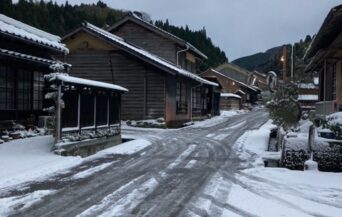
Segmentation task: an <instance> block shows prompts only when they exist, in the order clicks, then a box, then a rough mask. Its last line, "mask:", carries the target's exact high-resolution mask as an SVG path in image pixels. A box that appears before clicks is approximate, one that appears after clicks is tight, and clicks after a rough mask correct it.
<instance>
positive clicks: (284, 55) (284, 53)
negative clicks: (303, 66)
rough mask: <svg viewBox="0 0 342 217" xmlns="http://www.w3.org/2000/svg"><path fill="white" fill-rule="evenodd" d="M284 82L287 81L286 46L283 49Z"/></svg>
mask: <svg viewBox="0 0 342 217" xmlns="http://www.w3.org/2000/svg"><path fill="white" fill-rule="evenodd" d="M283 60H284V61H283V81H284V82H285V80H286V64H287V49H286V46H284V47H283Z"/></svg>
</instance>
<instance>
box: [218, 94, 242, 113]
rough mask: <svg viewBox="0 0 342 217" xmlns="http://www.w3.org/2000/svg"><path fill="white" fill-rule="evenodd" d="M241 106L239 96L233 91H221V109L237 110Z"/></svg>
mask: <svg viewBox="0 0 342 217" xmlns="http://www.w3.org/2000/svg"><path fill="white" fill-rule="evenodd" d="M241 108H242V103H241V96H239V95H237V94H233V93H221V100H220V109H221V110H239V109H241Z"/></svg>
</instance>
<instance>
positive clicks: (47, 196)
mask: <svg viewBox="0 0 342 217" xmlns="http://www.w3.org/2000/svg"><path fill="white" fill-rule="evenodd" d="M267 120H268V116H267V114H266V113H265V112H264V111H262V110H260V111H254V112H250V113H245V114H240V115H237V116H233V117H223V118H222V117H221V118H220V120H217V121H215V120H214V121H212V120H211V123H210V125H211V127H206V125H205V124H201V125H195V126H190V127H186V128H183V129H180V130H153V129H151V130H149V129H136V128H126V129H124V130H123V133H124V134H125V135H126V136H131V137H135V138H143V139H145V140H149V141H150V142H151V143H152V144H151V145H148V144H145V145H144V146H142V148H143V149H142V150H140V151H139V152H136V153H133V154H130V153H126V152H125V151H124V150H120V151H121V153H122V154H111V151H105V152H104V153H102V154H101V155H100V156H101V157H94V158H93V159H92V158H89V159H88V160H87V161H85V162H84V163H82V164H81V165H79V166H77V167H75V168H73V169H69V170H67V171H65V172H62V173H59V174H57V175H56V176H52V177H50V178H49V179H48V180H43V181H39V182H32V183H28V184H27V185H21V186H20V188H19V187H18V188H11V189H9V190H8V189H6V191H0V216H1V210H3V212H2V214H4V215H13V216H82V217H83V216H158V217H159V216H336V215H335V214H338V213H339V211H341V210H342V208H341V205H340V204H341V203H340V202H341V198H340V196H336V195H335V194H336V192H337V194H341V191H340V190H341V188H338V187H337V186H333V187H332V189H333V188H335V189H337V190H336V191H333V192H331V194H330V195H328V196H331V197H333V196H334V195H335V197H334V198H332V199H331V200H329V199H322V198H321V199H320V198H318V199H311V198H310V196H312V189H310V188H309V187H308V186H304V187H303V189H297V188H287V187H286V182H287V181H288V180H287V179H285V180H281V179H279V178H277V182H275V181H272V177H271V176H274V175H275V176H276V177H278V176H277V173H280V174H281V171H280V172H279V171H276V172H275V173H270V174H268V175H267V174H266V177H271V178H270V179H267V178H264V177H265V174H264V173H265V172H264V170H258V168H251V167H253V165H255V164H254V161H256V157H255V156H254V155H256V154H253V153H251V152H250V151H249V152H247V153H249V154H250V155H251V158H250V159H249V158H248V157H246V155H242V154H241V153H239V152H240V151H241V150H243V147H241V145H240V146H239V145H238V146H237V145H236V144H239V141H240V143H241V140H244V141H246V140H248V138H247V137H246V136H242V135H246V134H245V133H246V132H251V131H249V130H253V129H257V128H259V127H260V126H261V125H262V124H264V123H265V121H267ZM250 134H253V133H250ZM241 136H242V137H241ZM245 137H246V138H245ZM239 138H240V139H239ZM249 138H252V137H249ZM238 139H239V141H238V142H237V140H238ZM255 141H256V140H255ZM106 153H107V154H106ZM116 153H120V152H116ZM250 161H253V162H250ZM298 173H303V172H298ZM284 174H286V173H285V172H284ZM278 175H279V174H278ZM298 176H299V174H298ZM294 186H296V184H294ZM323 187H326V186H323ZM323 187H322V188H323ZM339 189H340V190H339ZM333 193H334V194H333ZM296 194H299V195H301V196H300V197H297V198H300V199H301V201H299V202H298V203H296V202H293V200H294V198H293V197H294V195H296ZM291 196H292V198H291ZM297 198H295V199H297ZM315 204H320V205H322V206H324V207H323V211H324V213H326V215H325V214H322V212H319V211H317V210H315V209H314V208H315V207H314V206H315ZM305 205H308V207H303V206H305ZM310 207H313V208H310ZM316 209H318V208H316ZM278 214H279V215H278ZM337 216H338V215H337ZM340 216H342V215H340Z"/></svg>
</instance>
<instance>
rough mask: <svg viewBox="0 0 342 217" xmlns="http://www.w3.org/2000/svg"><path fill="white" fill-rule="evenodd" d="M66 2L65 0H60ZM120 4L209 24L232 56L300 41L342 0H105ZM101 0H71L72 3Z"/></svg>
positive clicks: (179, 21)
mask: <svg viewBox="0 0 342 217" xmlns="http://www.w3.org/2000/svg"><path fill="white" fill-rule="evenodd" d="M56 1H57V2H59V3H65V0H56ZM102 1H103V2H105V3H107V4H108V5H109V6H111V7H113V8H118V9H126V10H138V11H145V12H147V13H149V14H150V15H151V18H152V19H153V20H157V19H163V20H165V19H169V22H170V24H174V25H178V26H180V25H183V26H185V25H186V24H188V26H189V28H190V29H193V30H197V29H201V28H203V26H204V27H205V28H206V30H207V35H208V36H209V37H211V39H212V41H213V42H214V43H215V45H218V46H219V47H220V48H221V49H223V50H224V51H225V52H226V55H227V56H228V58H229V60H230V61H232V60H234V59H236V58H239V57H242V56H246V55H251V54H254V53H257V52H263V51H265V50H267V49H269V48H271V47H274V46H279V45H282V44H286V43H294V42H296V41H298V40H300V39H301V38H304V37H305V36H306V35H307V34H310V35H313V34H315V33H316V32H317V31H318V29H319V27H320V26H321V24H322V22H323V20H324V18H325V17H326V15H327V13H328V12H329V10H330V9H331V8H332V7H334V6H336V5H338V4H341V3H342V0H102ZM81 2H83V3H93V2H97V0H69V3H71V4H79V3H81Z"/></svg>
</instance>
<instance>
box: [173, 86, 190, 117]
mask: <svg viewBox="0 0 342 217" xmlns="http://www.w3.org/2000/svg"><path fill="white" fill-rule="evenodd" d="M187 95H188V94H187V87H186V84H185V83H182V82H177V84H176V112H177V114H187V113H188V100H187Z"/></svg>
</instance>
